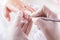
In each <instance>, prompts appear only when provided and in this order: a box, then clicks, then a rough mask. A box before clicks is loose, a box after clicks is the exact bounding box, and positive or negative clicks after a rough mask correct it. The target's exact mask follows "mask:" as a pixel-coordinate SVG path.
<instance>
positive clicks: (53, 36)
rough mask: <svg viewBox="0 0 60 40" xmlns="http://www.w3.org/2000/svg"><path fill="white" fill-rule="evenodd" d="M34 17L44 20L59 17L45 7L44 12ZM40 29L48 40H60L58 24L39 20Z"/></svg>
mask: <svg viewBox="0 0 60 40" xmlns="http://www.w3.org/2000/svg"><path fill="white" fill-rule="evenodd" d="M33 16H34V17H44V18H50V19H57V16H56V14H55V13H53V12H52V11H50V10H49V9H48V8H47V7H45V6H44V7H43V9H42V11H40V12H38V13H37V14H36V15H33ZM36 24H37V26H38V27H39V29H41V30H42V31H43V32H44V34H45V36H46V37H47V40H60V38H59V37H60V34H59V33H58V30H57V28H58V27H57V24H56V22H52V21H46V20H43V18H39V19H38V20H37V22H36Z"/></svg>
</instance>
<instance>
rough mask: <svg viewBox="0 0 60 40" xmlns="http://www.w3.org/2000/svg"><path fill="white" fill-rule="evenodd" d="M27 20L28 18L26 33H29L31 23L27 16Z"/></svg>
mask: <svg viewBox="0 0 60 40" xmlns="http://www.w3.org/2000/svg"><path fill="white" fill-rule="evenodd" d="M28 20H29V21H28V27H27V30H26V34H27V35H28V34H29V32H30V30H31V27H32V23H33V22H32V19H31V18H29V19H28Z"/></svg>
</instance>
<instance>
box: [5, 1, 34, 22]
mask: <svg viewBox="0 0 60 40" xmlns="http://www.w3.org/2000/svg"><path fill="white" fill-rule="evenodd" d="M12 6H14V7H15V8H13V7H12ZM16 8H17V9H19V10H22V11H23V12H24V11H25V10H29V11H30V12H31V13H33V12H34V11H35V10H34V9H33V8H32V7H30V6H28V5H25V4H24V3H23V2H22V1H20V0H9V1H8V2H7V3H6V14H5V17H6V18H7V19H8V21H10V19H11V18H10V12H11V11H16Z"/></svg>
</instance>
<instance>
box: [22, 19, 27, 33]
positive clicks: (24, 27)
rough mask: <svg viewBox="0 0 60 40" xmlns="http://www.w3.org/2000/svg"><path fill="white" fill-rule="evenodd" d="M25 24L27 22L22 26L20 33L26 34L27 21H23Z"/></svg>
mask: <svg viewBox="0 0 60 40" xmlns="http://www.w3.org/2000/svg"><path fill="white" fill-rule="evenodd" d="M25 22H27V23H25V24H24V25H23V27H22V31H23V32H24V33H25V34H26V30H27V27H28V20H25Z"/></svg>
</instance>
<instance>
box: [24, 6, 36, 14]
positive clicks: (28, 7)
mask: <svg viewBox="0 0 60 40" xmlns="http://www.w3.org/2000/svg"><path fill="white" fill-rule="evenodd" d="M25 8H26V9H28V10H29V11H31V13H33V12H35V11H36V10H35V9H33V8H32V7H30V6H26V7H25Z"/></svg>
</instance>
